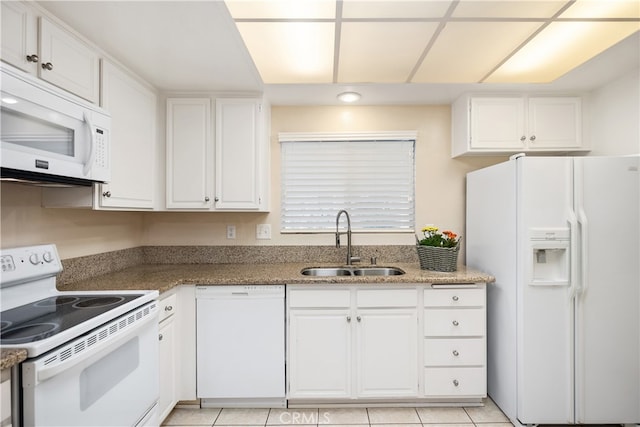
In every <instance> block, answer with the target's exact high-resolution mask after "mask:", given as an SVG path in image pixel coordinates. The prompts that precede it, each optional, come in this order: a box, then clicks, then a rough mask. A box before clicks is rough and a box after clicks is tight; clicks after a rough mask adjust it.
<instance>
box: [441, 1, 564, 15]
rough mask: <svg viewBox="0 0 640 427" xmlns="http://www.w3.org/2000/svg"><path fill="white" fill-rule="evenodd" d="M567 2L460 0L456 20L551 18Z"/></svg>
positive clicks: (454, 13)
mask: <svg viewBox="0 0 640 427" xmlns="http://www.w3.org/2000/svg"><path fill="white" fill-rule="evenodd" d="M567 3H570V2H569V1H567V0H564V1H562V0H555V1H547V0H542V1H540V0H537V1H530V0H522V1H504V0H502V1H478V0H460V3H458V6H457V7H456V9H455V10H454V11H453V14H452V17H455V18H519V19H526V18H531V19H533V18H539V19H544V18H551V17H552V16H553V15H555V14H556V13H557V12H558V11H559V10H560V9H561V8H562V7H563V6H565V5H566V4H567Z"/></svg>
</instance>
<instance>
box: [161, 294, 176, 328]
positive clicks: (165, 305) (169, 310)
mask: <svg viewBox="0 0 640 427" xmlns="http://www.w3.org/2000/svg"><path fill="white" fill-rule="evenodd" d="M177 300H178V299H177V297H176V294H173V295H169V296H167V297H164V298H162V299H161V300H160V322H162V321H163V320H164V319H166V318H168V317H170V316H172V315H173V314H174V313H175V312H176V308H177V305H176V301H177Z"/></svg>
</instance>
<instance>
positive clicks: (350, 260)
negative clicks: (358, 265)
mask: <svg viewBox="0 0 640 427" xmlns="http://www.w3.org/2000/svg"><path fill="white" fill-rule="evenodd" d="M342 214H345V215H346V216H347V265H352V263H354V262H359V261H360V257H357V256H351V218H349V212H347V211H346V210H344V209H342V210H341V211H340V212H338V216H336V248H339V247H340V234H344V233H340V232H339V231H338V224H339V223H340V215H342Z"/></svg>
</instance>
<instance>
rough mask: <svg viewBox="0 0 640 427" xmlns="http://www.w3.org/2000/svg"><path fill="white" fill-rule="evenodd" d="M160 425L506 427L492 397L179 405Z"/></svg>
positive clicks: (503, 416)
mask: <svg viewBox="0 0 640 427" xmlns="http://www.w3.org/2000/svg"><path fill="white" fill-rule="evenodd" d="M162 425H163V426H181V427H184V426H189V427H195V426H216V427H220V426H233V427H240V426H252V427H253V426H294V427H307V426H323V425H325V426H330V427H337V426H342V427H423V426H429V427H436V426H438V425H446V427H457V426H467V427H473V426H478V427H509V426H511V423H510V422H509V420H508V418H507V417H506V416H505V415H504V414H503V413H502V411H500V408H498V407H497V406H496V405H495V403H493V401H492V400H491V399H486V401H485V406H483V407H465V408H336V409H333V408H319V409H244V408H224V409H209V408H207V409H181V408H176V409H174V410H173V412H171V414H169V416H168V417H167V419H165V420H164V422H163V424H162Z"/></svg>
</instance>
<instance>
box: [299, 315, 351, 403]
mask: <svg viewBox="0 0 640 427" xmlns="http://www.w3.org/2000/svg"><path fill="white" fill-rule="evenodd" d="M288 321H289V343H288V345H289V358H288V365H287V369H288V378H289V380H288V381H289V397H290V398H309V397H314V398H316V397H317V398H347V397H350V396H351V323H352V321H353V320H351V317H350V312H349V311H348V310H290V312H289V320H288Z"/></svg>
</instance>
